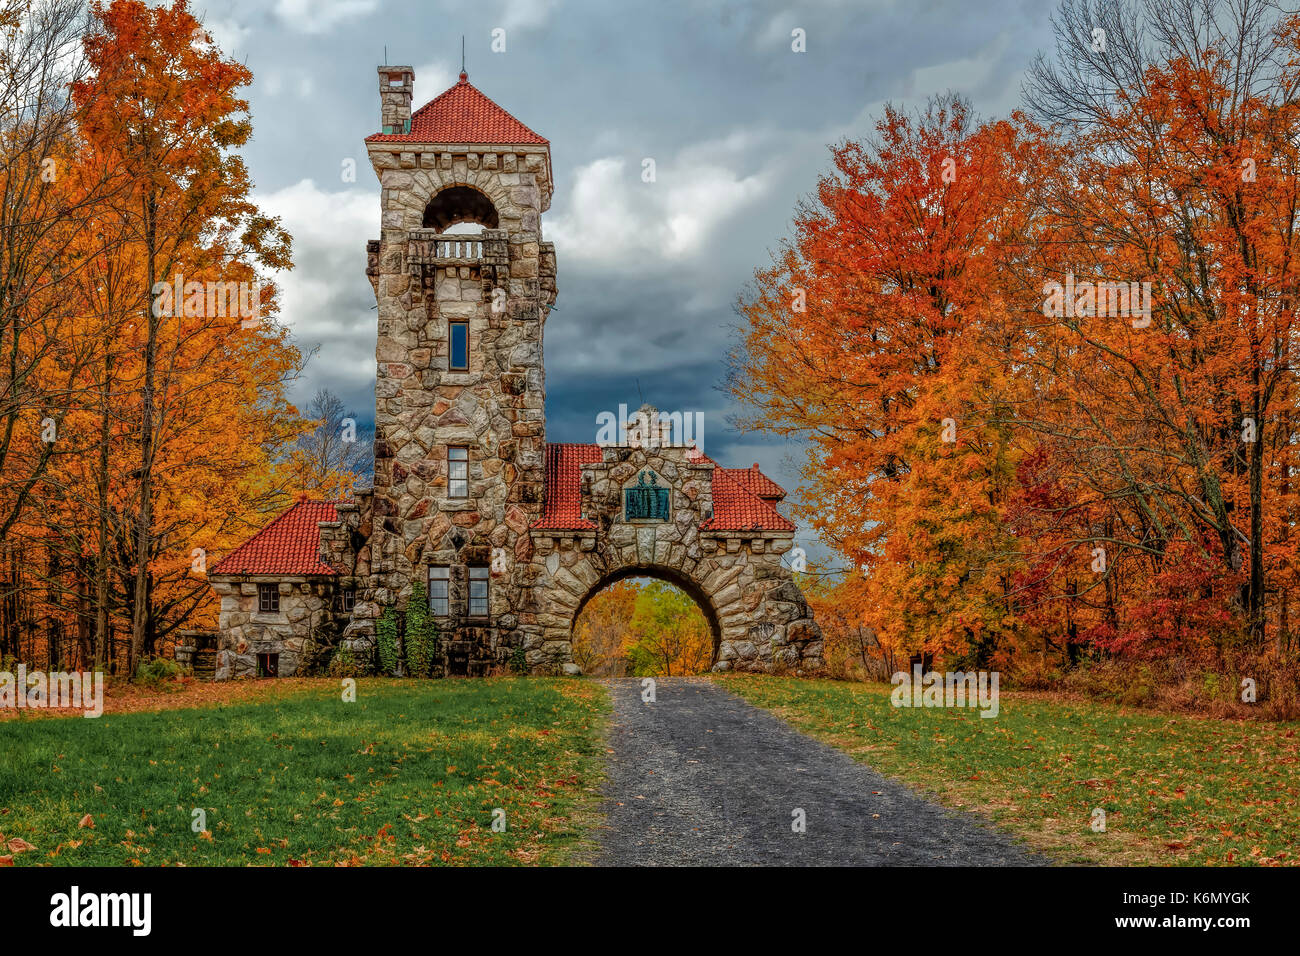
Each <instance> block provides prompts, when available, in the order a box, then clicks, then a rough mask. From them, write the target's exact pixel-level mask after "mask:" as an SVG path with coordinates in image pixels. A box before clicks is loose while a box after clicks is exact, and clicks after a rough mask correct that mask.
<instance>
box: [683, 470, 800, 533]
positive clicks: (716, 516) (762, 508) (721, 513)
mask: <svg viewBox="0 0 1300 956" xmlns="http://www.w3.org/2000/svg"><path fill="white" fill-rule="evenodd" d="M736 470H737V469H734V468H714V469H713V517H712V518H710V519H709V520H708V521H704V522H702V523H701V524H700V530H701V531H793V530H795V528H794V523H793V522H791V521H790V520H789V519H788V518H786V517H784V516H783V515H782V514H781V513H780V512H779V511H777V510H776V509H775V508H773V507H772V505H771V504H769V503H768V502H766V501H764V500H763V499H762V498H760V497H759V496H758V495H756V494H754V493H753V492H752V491H750V490H749V489H748V488H746V487H745V486H744V485H742V484H741V483H740V482H739V481H737V480H736V479H735V478H734V477H732V475H733V474H734V473H735V471H736Z"/></svg>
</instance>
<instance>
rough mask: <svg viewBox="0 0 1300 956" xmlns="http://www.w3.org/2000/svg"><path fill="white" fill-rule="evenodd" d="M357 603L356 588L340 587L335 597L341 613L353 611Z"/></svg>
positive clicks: (335, 602)
mask: <svg viewBox="0 0 1300 956" xmlns="http://www.w3.org/2000/svg"><path fill="white" fill-rule="evenodd" d="M356 603H357V590H356V588H340V589H339V591H338V594H337V596H336V598H335V601H334V605H335V607H336V608H337V609H338V611H339V612H340V613H341V614H350V613H352V608H353V606H355V605H356Z"/></svg>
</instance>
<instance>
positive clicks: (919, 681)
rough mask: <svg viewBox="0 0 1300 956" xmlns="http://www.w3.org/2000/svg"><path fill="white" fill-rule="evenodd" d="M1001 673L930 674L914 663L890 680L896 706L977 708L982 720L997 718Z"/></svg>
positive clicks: (952, 672)
mask: <svg viewBox="0 0 1300 956" xmlns="http://www.w3.org/2000/svg"><path fill="white" fill-rule="evenodd" d="M998 679H999V673H998V671H947V672H940V671H927V672H925V673H924V674H922V673H921V665H920V664H913V665H912V672H911V673H910V674H909V673H908V672H907V671H898V672H897V673H896V674H894V676H893V677H891V678H890V679H889V682H890V683H891V684H895V685H897V686H896V687H895V688H894V692H893V693H892V694H890V695H889V701H890V703H892V704H893V705H894V706H895V707H977V708H979V712H980V716H981V717H996V716H997V715H998Z"/></svg>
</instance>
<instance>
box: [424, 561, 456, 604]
mask: <svg viewBox="0 0 1300 956" xmlns="http://www.w3.org/2000/svg"><path fill="white" fill-rule="evenodd" d="M450 586H451V568H449V567H447V566H446V565H445V564H443V565H432V566H431V567H430V568H429V613H430V614H432V615H433V616H434V617H446V616H447V615H448V613H449V607H448V606H449V604H450V597H451V588H450Z"/></svg>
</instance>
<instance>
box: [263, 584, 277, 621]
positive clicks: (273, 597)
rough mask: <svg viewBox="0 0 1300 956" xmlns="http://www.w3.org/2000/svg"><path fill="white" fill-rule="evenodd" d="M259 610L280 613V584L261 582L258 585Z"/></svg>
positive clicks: (265, 612) (264, 612)
mask: <svg viewBox="0 0 1300 956" xmlns="http://www.w3.org/2000/svg"><path fill="white" fill-rule="evenodd" d="M257 610H258V611H259V612H260V613H262V614H279V613H280V586H279V585H278V584H259V585H258V586H257Z"/></svg>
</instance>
